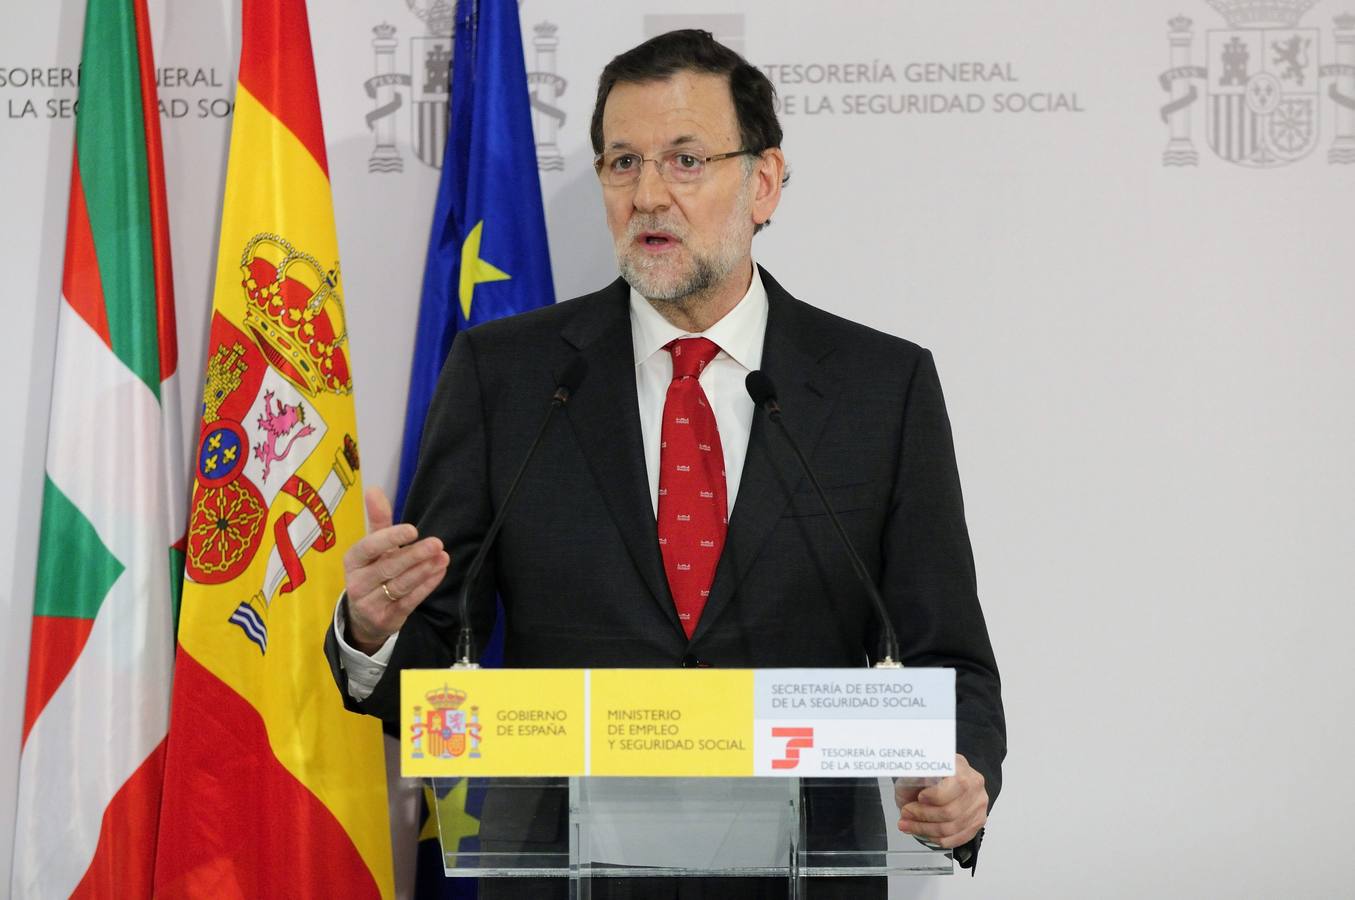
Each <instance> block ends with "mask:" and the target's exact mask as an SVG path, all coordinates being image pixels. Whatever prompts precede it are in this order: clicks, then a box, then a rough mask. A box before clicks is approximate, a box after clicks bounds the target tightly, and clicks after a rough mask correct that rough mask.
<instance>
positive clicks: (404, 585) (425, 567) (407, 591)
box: [377, 550, 450, 609]
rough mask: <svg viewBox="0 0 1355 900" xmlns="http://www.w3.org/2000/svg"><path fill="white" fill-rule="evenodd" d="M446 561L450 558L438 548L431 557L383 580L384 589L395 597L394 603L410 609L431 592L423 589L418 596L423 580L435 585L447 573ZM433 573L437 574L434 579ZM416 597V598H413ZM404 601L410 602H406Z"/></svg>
mask: <svg viewBox="0 0 1355 900" xmlns="http://www.w3.org/2000/svg"><path fill="white" fill-rule="evenodd" d="M448 562H450V558H449V557H448V556H447V554H446V553H445V552H443V551H441V550H439V551H438V552H437V553H436V554H435V555H433V556H432V557H430V558H428V559H425V560H423V561H422V562H420V563H418V564H417V565H413V566H410V567H409V568H407V569H405V570H404V571H403V572H401V573H400V574H399V575H397V576H396V577H394V578H390V579H387V580H386V581H385V582H384V583H385V585H386V590H388V591H390V593H391V595H392V596H393V597H394V598H395V602H396V603H399V604H401V605H409V606H410V608H411V609H412V608H413V607H414V606H417V605H418V604H419V603H421V602H422V601H423V599H424V597H427V596H428V594H429V593H431V590H430V591H425V592H424V593H423V594H422V595H421V596H420V595H419V589H420V588H421V587H422V586H423V584H424V583H425V582H427V581H430V580H431V581H432V582H433V587H437V585H438V582H440V581H441V580H442V576H444V575H446V574H447V564H448ZM435 574H436V575H438V576H439V577H438V578H437V579H436V580H434V579H433V575H435ZM377 590H380V588H379V587H378V588H377ZM382 596H383V597H384V596H385V595H384V594H383V595H382ZM416 597H417V599H414V598H416ZM406 601H412V602H410V603H408V604H407V602H406Z"/></svg>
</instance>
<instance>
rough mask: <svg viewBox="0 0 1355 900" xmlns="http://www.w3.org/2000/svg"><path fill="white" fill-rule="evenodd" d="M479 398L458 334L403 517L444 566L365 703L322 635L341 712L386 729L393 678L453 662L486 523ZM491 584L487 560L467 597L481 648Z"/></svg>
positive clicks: (392, 720) (329, 638) (395, 718)
mask: <svg viewBox="0 0 1355 900" xmlns="http://www.w3.org/2000/svg"><path fill="white" fill-rule="evenodd" d="M482 392H483V385H482V383H481V380H480V376H479V371H478V368H477V365H476V359H475V352H474V348H473V344H472V340H471V337H470V335H469V334H467V333H466V332H462V333H460V334H458V335H457V337H456V340H455V341H453V343H452V349H451V352H450V353H449V354H448V356H447V362H446V364H445V365H444V366H443V369H442V374H441V376H440V377H439V379H438V386H437V391H436V392H435V393H434V395H433V401H432V403H431V405H430V406H429V410H428V418H427V420H426V421H425V423H424V431H423V443H422V445H421V446H420V449H419V464H418V468H417V469H416V470H415V473H414V480H413V482H412V483H411V485H410V490H409V498H408V500H407V502H406V508H405V516H404V518H405V520H406V521H409V522H412V523H413V524H414V525H415V526H416V527H417V528H418V529H419V536H420V537H421V538H422V537H430V536H433V537H438V538H441V539H442V543H443V546H444V548H445V549H446V550H447V553H448V554H449V555H450V557H451V563H450V564H449V566H448V568H447V577H446V578H444V579H443V581H442V584H441V585H439V586H438V587H437V588H436V589H435V590H434V591H433V593H432V594H430V595H429V596H428V598H427V599H426V600H424V601H423V603H421V604H419V606H418V607H416V608H415V610H414V611H413V612H412V613H411V614H410V617H409V618H408V619H407V620H406V621H405V624H404V627H402V628H401V629H400V633H399V637H398V638H397V639H396V641H395V645H394V647H393V649H392V652H391V657H390V663H389V664H388V665H387V667H386V671H385V674H384V675H383V676H382V677H381V680H380V681H379V682H377V685H376V687H375V689H374V690H373V691H372V693H371V696H369V697H368V698H367V699H366V700H361V701H359V700H354V699H353V698H352V697H351V696H349V694H348V690H347V678H346V676H345V674H344V672H343V670H342V666H341V665H340V664H339V656H338V652H337V642H336V640H335V636H334V634H333V631H334V629H333V626H332V625H331V626H330V629H329V633H328V634H327V635H326V640H325V644H326V646H325V650H326V656H327V657H328V658H329V660H330V667H331V669H332V670H333V673H334V677H335V682H336V683H337V684H338V686H339V689H340V691H342V693H343V698H344V705H345V706H347V707H348V708H349V709H351V710H353V711H355V712H362V713H367V714H368V715H373V716H377V717H378V718H380V719H382V720H383V722H384V723H385V725H386V727H387V728H388V729H390V728H392V727H396V726H398V723H399V717H400V671H401V670H402V669H407V668H413V669H424V668H440V667H446V666H450V665H451V664H452V662H453V661H454V653H455V647H456V637H457V634H458V632H459V631H460V627H461V622H460V617H459V613H458V609H457V606H458V598H459V594H460V588H461V584H462V581H463V579H464V577H465V573H466V569H467V568H468V567H469V565H470V561H471V559H472V558H473V557H474V556H475V552H476V550H477V549H479V546H480V541H481V538H482V537H483V536H484V534H485V532H486V531H488V529H489V522H490V519H491V518H492V516H493V504H492V501H491V488H490V477H491V472H490V465H489V459H490V453H489V437H488V433H487V425H486V421H485V414H484V403H483V393H482ZM494 583H495V579H494V564H493V558H492V556H491V558H490V559H488V560H487V561H486V564H485V567H484V569H482V570H481V572H480V575H479V577H478V578H477V579H476V586H475V589H474V590H473V591H472V593H471V597H470V608H471V610H472V613H471V617H472V620H473V626H474V628H475V631H476V633H477V637H478V640H479V642H480V644H481V646H483V645H484V643H485V641H486V640H487V639H488V636H489V632H490V630H491V628H492V627H493V624H494V614H495V603H494Z"/></svg>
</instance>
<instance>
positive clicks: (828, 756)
mask: <svg viewBox="0 0 1355 900" xmlns="http://www.w3.org/2000/svg"><path fill="white" fill-rule="evenodd" d="M400 702H401V709H402V711H403V715H402V721H401V732H402V736H401V742H400V744H401V760H402V763H401V767H400V771H401V773H402V774H403V775H405V776H406V777H458V776H481V777H501V778H526V777H551V776H554V777H563V776H575V775H616V776H656V777H665V778H691V777H703V776H712V777H714V776H729V777H747V776H764V777H801V776H803V777H819V778H853V777H864V776H870V775H895V776H899V775H904V776H915V775H925V776H945V775H950V774H953V773H954V771H955V769H954V766H955V671H954V670H953V669H926V668H919V669H426V670H413V669H407V670H405V671H404V672H402V673H401V675H400Z"/></svg>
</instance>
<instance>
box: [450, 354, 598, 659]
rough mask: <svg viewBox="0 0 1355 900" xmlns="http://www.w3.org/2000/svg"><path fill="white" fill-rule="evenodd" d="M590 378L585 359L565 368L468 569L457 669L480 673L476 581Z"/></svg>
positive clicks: (458, 641) (461, 611)
mask: <svg viewBox="0 0 1355 900" xmlns="http://www.w3.org/2000/svg"><path fill="white" fill-rule="evenodd" d="M587 374H588V363H586V362H584V359H583V357H582V356H575V357H574V358H573V359H571V360H570V361H569V363H568V364H567V365H566V366H565V368H564V370H563V371H562V372H561V373H560V375H559V377H558V378H556V380H555V384H556V387H555V393H554V394H551V398H550V406H549V407H547V408H546V415H545V417H544V418H543V419H542V420H541V427H540V428H538V429H537V432H536V438H535V439H534V440H533V441H532V446H531V447H529V448H528V450H527V455H526V456H525V457H523V459H522V465H521V466H519V467H518V471H517V474H516V475H514V476H513V481H512V483H510V484H509V485H508V493H507V494H505V495H504V497H503V505H502V506H500V507H499V511H498V513H497V514H496V515H495V516H494V520H493V521H492V522H491V523H490V525H489V531H487V532H485V537H484V540H482V541H481V542H480V549H479V550H477V551H476V552H475V558H474V559H472V560H471V564H470V568H468V569H466V577H465V580H464V581H462V583H461V599H460V605H459V608H460V613H461V633H460V634H459V635H458V636H457V639H456V662H455V663H453V664H452V668H454V669H478V668H480V665H479V663H477V662H476V658H477V657H478V656H479V651H478V650H477V649H476V646H475V630H474V629H473V628H471V624H470V592H471V588H472V587H474V586H475V579H476V578H477V577H478V576H479V574H480V570H481V569H483V568H484V567H485V560H486V559H488V558H489V551H490V549H491V548H492V547H493V546H494V538H495V537H497V536H498V534H499V529H500V528H502V527H503V522H504V519H505V518H507V517H508V509H509V507H511V506H512V504H513V495H515V494H516V493H517V490H518V485H519V484H520V483H521V482H522V476H523V474H524V473H525V472H526V471H527V465H528V464H529V463H530V462H531V461H532V457H533V456H535V455H536V451H537V448H539V447H540V446H541V441H542V439H543V438H545V436H546V426H547V425H549V424H550V420H551V416H553V415H555V411H556V410H557V409H559V408H560V407H562V406H564V405H565V404H566V403H568V402H569V398H570V397H572V396H574V392H575V391H577V390H578V389H579V384H580V383H581V382H582V381H583V377H584V376H585V375H587Z"/></svg>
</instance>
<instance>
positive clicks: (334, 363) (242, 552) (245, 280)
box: [185, 234, 358, 653]
mask: <svg viewBox="0 0 1355 900" xmlns="http://www.w3.org/2000/svg"><path fill="white" fill-rule="evenodd" d="M240 275H241V279H240V285H241V287H242V288H243V290H244V294H245V314H244V322H243V324H244V327H243V329H242V328H239V327H237V326H236V325H235V324H233V323H232V322H230V321H229V320H228V319H226V318H225V317H223V316H222V315H220V313H218V314H216V315H215V316H214V317H213V320H212V337H211V345H212V346H213V347H215V348H216V349H215V352H214V353H213V354H212V356H211V357H210V359H209V360H208V365H207V378H206V384H205V385H204V388H203V398H202V416H203V429H202V438H201V440H200V442H199V444H198V452H197V457H196V461H195V462H196V478H195V483H194V489H193V504H192V510H191V512H190V514H189V523H188V539H187V547H186V551H187V552H186V559H185V568H186V571H187V573H188V577H189V578H191V579H193V580H194V581H196V582H198V583H200V584H224V583H226V582H228V581H233V580H234V579H236V578H238V577H240V576H241V575H242V574H243V573H244V572H245V571H246V570H247V569H248V568H249V566H250V563H251V562H253V560H254V557H255V556H256V554H257V553H258V551H259V549H260V547H261V546H262V544H263V538H264V536H265V533H266V531H267V530H268V527H269V526H268V522H269V520H270V519H271V520H272V526H271V533H272V536H273V541H272V543H271V548H270V551H269V557H268V562H267V565H266V566H265V569H264V574H263V578H262V583H261V584H260V585H259V586H258V588H257V590H255V591H254V593H253V594H252V596H250V597H249V598H248V599H247V600H245V601H244V602H242V603H240V605H239V606H238V608H237V609H236V610H235V611H234V613H232V615H231V616H230V621H231V622H232V623H233V624H235V625H237V626H238V627H239V628H240V629H241V631H242V632H243V633H244V636H245V637H247V638H248V639H249V640H250V641H252V642H253V643H254V644H255V645H257V646H258V648H259V651H260V652H262V653H266V652H267V650H268V624H267V623H268V609H269V606H270V605H271V603H272V602H273V599H274V595H275V594H288V593H290V592H292V591H293V590H295V589H296V588H298V587H300V586H301V585H302V584H303V583H304V582H305V580H306V570H305V566H304V565H303V563H302V560H301V557H302V555H303V554H305V553H306V552H307V551H308V550H315V551H316V552H323V551H326V550H328V549H330V548H331V547H332V546H333V545H334V541H335V533H334V523H333V513H334V510H335V509H336V508H337V507H338V505H339V501H340V500H342V499H343V496H344V493H345V492H346V491H347V490H348V488H349V487H351V486H352V485H353V484H354V483H355V481H356V472H357V470H358V451H357V443H356V441H355V440H354V439H353V437H352V435H350V434H345V435H344V438H343V441H342V442H341V446H340V448H339V450H338V452H337V453H336V454H335V458H334V460H333V462H332V465H331V466H330V469H329V471H328V473H327V475H326V477H325V479H324V481H323V482H322V483H321V484H320V485H318V486H316V485H314V484H312V483H311V482H310V481H308V480H307V479H306V478H304V477H302V476H301V475H300V469H301V467H302V464H303V463H304V462H306V461H307V460H308V459H309V458H310V456H311V455H312V454H313V453H314V452H315V450H316V448H317V447H318V446H319V445H320V442H321V439H322V438H323V437H324V436H325V433H326V432H327V430H328V425H327V424H326V422H325V421H324V419H322V418H321V416H320V412H319V410H318V409H317V407H316V405H315V401H316V399H317V398H320V397H322V396H323V395H325V394H348V393H351V392H352V389H353V383H352V379H351V377H350V375H349V370H348V357H347V354H346V352H345V350H344V345H345V343H346V340H347V333H346V332H347V329H346V325H345V322H344V312H343V299H342V297H341V296H340V293H339V271H338V267H337V266H334V267H332V268H328V269H326V268H325V267H324V266H322V265H321V264H320V262H319V261H318V260H316V259H315V258H314V257H313V256H310V255H309V254H306V253H304V252H302V251H301V250H298V249H296V248H295V247H293V246H292V245H291V244H290V243H289V242H288V241H287V240H286V239H285V238H282V237H280V236H278V235H274V234H260V235H256V236H255V237H254V238H252V239H251V240H250V241H249V242H248V243H247V244H246V246H245V248H244V253H243V254H242V257H241V260H240Z"/></svg>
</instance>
